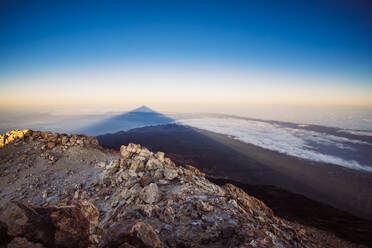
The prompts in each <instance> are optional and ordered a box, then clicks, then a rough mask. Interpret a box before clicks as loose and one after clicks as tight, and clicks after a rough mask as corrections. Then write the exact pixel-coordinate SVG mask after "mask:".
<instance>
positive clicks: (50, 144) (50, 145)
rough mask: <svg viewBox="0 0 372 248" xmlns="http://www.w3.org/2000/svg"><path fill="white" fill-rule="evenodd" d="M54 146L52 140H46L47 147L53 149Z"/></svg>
mask: <svg viewBox="0 0 372 248" xmlns="http://www.w3.org/2000/svg"><path fill="white" fill-rule="evenodd" d="M55 146H56V144H55V143H54V142H48V149H53V148H54V147H55Z"/></svg>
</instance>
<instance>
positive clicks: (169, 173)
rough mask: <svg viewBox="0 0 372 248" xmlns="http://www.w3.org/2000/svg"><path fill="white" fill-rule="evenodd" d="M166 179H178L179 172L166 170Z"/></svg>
mask: <svg viewBox="0 0 372 248" xmlns="http://www.w3.org/2000/svg"><path fill="white" fill-rule="evenodd" d="M164 177H165V178H166V179H168V180H173V179H175V178H176V177H178V172H177V170H174V169H166V170H165V171H164Z"/></svg>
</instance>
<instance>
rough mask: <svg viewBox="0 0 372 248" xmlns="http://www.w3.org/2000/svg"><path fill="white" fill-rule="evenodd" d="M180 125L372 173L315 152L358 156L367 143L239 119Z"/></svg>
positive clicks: (191, 121)
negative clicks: (327, 149)
mask: <svg viewBox="0 0 372 248" xmlns="http://www.w3.org/2000/svg"><path fill="white" fill-rule="evenodd" d="M177 122H178V123H179V124H183V125H188V126H192V127H196V128H200V129H204V130H208V131H212V132H216V133H221V134H225V135H229V136H233V137H234V139H237V140H240V141H242V142H245V143H250V144H253V145H256V146H260V147H263V148H266V149H269V150H273V151H277V152H280V153H284V154H288V155H291V156H295V157H299V158H304V159H309V160H313V161H318V162H325V163H331V164H336V165H340V166H344V167H348V168H352V169H359V170H366V171H371V172H372V167H370V166H371V165H369V166H365V165H361V164H360V163H358V161H355V160H345V159H343V158H341V157H337V156H334V155H330V154H326V153H325V152H323V150H322V149H320V150H321V151H322V152H320V151H318V150H316V148H317V145H318V146H327V147H336V148H337V149H340V152H355V149H354V148H353V147H352V145H353V144H364V145H371V147H372V144H369V143H367V142H364V141H360V140H354V139H347V138H344V137H339V136H334V135H329V134H325V133H318V132H315V131H309V130H304V129H293V128H287V127H281V126H279V125H276V124H271V123H267V122H260V121H251V120H245V119H238V118H214V117H208V118H193V119H182V120H178V121H177ZM341 149H342V150H341Z"/></svg>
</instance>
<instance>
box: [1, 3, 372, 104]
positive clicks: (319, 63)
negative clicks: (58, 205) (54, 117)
mask: <svg viewBox="0 0 372 248" xmlns="http://www.w3.org/2000/svg"><path fill="white" fill-rule="evenodd" d="M371 10H372V4H371V3H370V1H342V0H339V1H177V0H173V1H1V3H0V37H1V38H0V87H4V88H3V89H4V90H5V89H6V90H9V91H10V92H12V91H16V86H18V85H19V86H23V84H24V83H25V82H26V81H27V80H30V79H34V80H33V81H32V84H33V88H34V89H38V88H39V89H42V88H41V87H44V86H45V84H43V83H40V82H39V79H40V77H43V78H44V80H45V81H48V82H49V84H50V87H52V86H56V87H57V86H58V87H59V88H58V89H60V90H61V89H62V90H63V88H61V87H60V85H57V84H61V81H58V80H57V81H56V79H57V78H58V79H60V78H61V77H62V78H63V77H65V76H66V75H67V74H70V75H69V76H70V77H67V78H66V84H68V82H67V81H71V78H73V77H75V76H76V75H79V76H76V77H75V78H82V77H83V78H84V77H85V78H86V80H89V79H90V77H86V75H87V74H89V75H90V76H91V77H95V76H94V73H95V71H96V70H97V71H101V72H102V73H105V72H107V73H112V72H113V70H114V69H113V68H116V71H119V72H121V71H126V70H132V69H133V68H134V67H135V70H134V69H133V70H134V71H136V73H134V74H136V75H137V74H138V71H141V70H142V69H143V68H146V69H143V71H142V72H143V73H145V74H146V73H147V71H146V70H156V71H157V72H159V71H162V75H163V76H162V77H166V76H165V75H167V73H168V72H169V70H170V69H168V70H167V68H173V69H172V72H174V71H182V72H183V73H188V72H185V70H186V71H187V70H188V71H194V70H195V69H198V68H208V69H207V71H208V72H207V74H208V75H209V74H211V72H210V71H220V68H223V69H224V70H226V71H229V73H226V74H225V77H226V78H229V77H230V75H233V74H234V72H235V71H236V70H238V71H239V73H240V74H244V72H252V71H253V72H257V75H255V78H256V79H259V78H260V75H262V74H264V76H266V77H267V76H268V74H271V73H272V74H273V80H271V81H270V80H269V81H270V82H271V83H267V84H268V86H270V85H271V84H277V85H278V84H279V87H280V83H275V80H274V79H275V77H276V75H277V73H279V74H285V75H286V76H285V77H284V78H287V77H292V81H291V80H289V81H291V82H292V84H293V86H294V87H295V88H297V89H298V91H301V90H302V91H308V90H311V89H310V88H307V87H309V85H311V84H312V83H314V84H319V82H318V81H316V80H317V79H318V78H322V80H324V81H327V80H328V83H327V87H325V90H332V87H334V88H337V87H341V89H342V90H343V92H341V91H340V92H339V94H338V96H337V97H335V99H336V98H337V99H339V98H340V97H342V96H343V95H345V96H347V97H349V98H347V97H346V98H345V99H352V98H355V99H356V98H363V97H364V98H366V99H368V97H369V96H372V15H371ZM174 67H176V69H174ZM128 68H130V69H128ZM149 68H150V69H149ZM154 68H155V69H154ZM185 68H187V69H185ZM133 70H132V71H133ZM72 71H73V73H72ZM84 73H85V74H84ZM114 73H115V72H114ZM239 73H238V74H239ZM260 73H261V74H260ZM81 74H84V75H85V76H82V75H81ZM132 74H133V72H132ZM150 74H151V72H150ZM212 74H213V72H212ZM151 75H152V74H151ZM45 77H47V79H45ZM133 77H134V76H131V78H133ZM162 77H160V78H162ZM194 77H195V75H194V76H192V77H190V78H194ZM244 77H247V76H246V75H242V76H241V78H244ZM293 78H294V79H293ZM299 78H300V79H301V78H302V79H306V80H298V79H299ZM340 79H341V80H343V81H342V82H340V81H339V80H340ZM283 80H285V79H283ZM283 80H281V81H283ZM312 80H313V81H312ZM264 81H265V80H264ZM266 81H267V80H266ZM96 83H97V84H99V82H96ZM125 83H126V82H122V81H120V80H117V81H115V82H114V83H111V86H113V87H115V86H116V85H117V84H124V85H125ZM177 83H178V82H168V84H177ZM200 83H201V84H203V82H200ZM76 84H79V82H76ZM108 84H109V85H110V82H109V83H108ZM128 84H129V83H128ZM144 84H145V85H146V82H145V83H144ZM182 84H187V82H182ZM257 84H259V83H257ZM82 85H83V86H84V84H82ZM204 85H209V86H208V87H212V85H213V82H211V81H210V80H209V81H208V82H206V83H205V84H204ZM290 85H291V84H290V83H289V84H286V85H285V87H290ZM340 85H341V86H340ZM240 86H242V87H243V86H247V85H244V82H242V80H240V81H239V83H236V84H235V88H234V87H232V91H234V90H237V91H239V89H240V88H239V87H240ZM208 87H207V86H206V89H207V88H208ZM170 88H171V87H170ZM243 88H244V87H243ZM247 88H248V87H247ZM71 89H72V88H71V87H70V88H68V89H66V90H71ZM197 89H198V87H197V86H195V88H192V89H191V88H190V92H193V91H195V90H197ZM206 89H205V91H207V90H206ZM319 89H320V88H317V91H319ZM260 90H261V91H262V92H263V91H264V89H258V88H257V91H260ZM97 91H99V89H97ZM345 91H350V95H349V96H348V95H347V93H346V92H345ZM354 91H355V93H353V92H354ZM358 92H361V93H358ZM169 93H170V94H172V92H169ZM236 94H238V93H236ZM262 94H263V93H262ZM296 94H297V95H296ZM352 94H354V95H352ZM233 95H234V94H233ZM66 97H67V99H68V94H67V96H66ZM211 97H212V98H213V97H214V98H213V99H215V101H218V99H220V95H219V94H217V95H216V96H211ZM232 97H235V96H232ZM241 97H242V99H243V98H244V96H241ZM247 97H248V95H247ZM284 97H286V96H285V95H283V96H282V97H281V99H282V98H284ZM296 97H297V98H299V97H301V94H298V92H297V91H296V93H294V97H293V98H294V99H295V98H296ZM185 99H186V98H185ZM45 101H51V100H50V99H49V100H48V99H46V100H45ZM86 101H89V99H88V100H86ZM185 101H186V100H185ZM293 101H294V102H295V100H293ZM293 101H289V102H293ZM319 101H320V102H322V101H321V100H319ZM347 101H348V100H345V101H344V102H346V103H347ZM366 101H367V100H366ZM366 101H364V102H366ZM371 101H372V100H371ZM32 102H33V101H32V99H30V104H32ZM279 102H280V101H279ZM150 103H151V102H150ZM338 103H340V101H338V102H337V101H336V100H335V104H338ZM6 104H10V102H8V103H7V102H6V101H5V100H4V101H3V102H2V105H6Z"/></svg>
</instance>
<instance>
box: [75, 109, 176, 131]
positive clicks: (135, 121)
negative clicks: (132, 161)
mask: <svg viewBox="0 0 372 248" xmlns="http://www.w3.org/2000/svg"><path fill="white" fill-rule="evenodd" d="M172 122H174V119H172V118H170V117H168V116H165V115H164V114H161V113H159V112H157V111H154V110H152V109H150V108H148V107H146V106H141V107H139V108H136V109H134V110H132V111H129V112H124V113H122V114H119V115H115V116H113V117H110V118H107V119H105V120H102V121H99V122H97V123H93V124H90V125H88V126H85V127H82V128H79V129H78V130H76V131H75V132H76V133H82V134H87V135H91V136H96V135H102V134H107V133H115V132H118V131H127V130H130V129H133V128H138V127H144V126H153V125H164V124H168V123H172Z"/></svg>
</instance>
